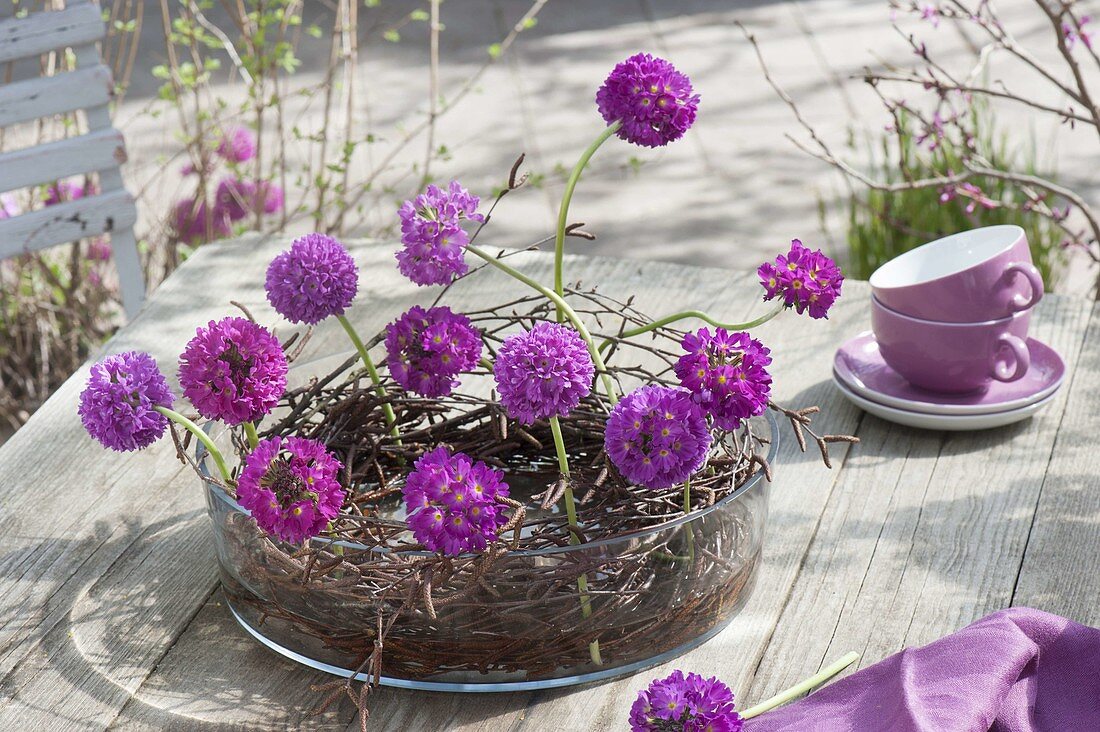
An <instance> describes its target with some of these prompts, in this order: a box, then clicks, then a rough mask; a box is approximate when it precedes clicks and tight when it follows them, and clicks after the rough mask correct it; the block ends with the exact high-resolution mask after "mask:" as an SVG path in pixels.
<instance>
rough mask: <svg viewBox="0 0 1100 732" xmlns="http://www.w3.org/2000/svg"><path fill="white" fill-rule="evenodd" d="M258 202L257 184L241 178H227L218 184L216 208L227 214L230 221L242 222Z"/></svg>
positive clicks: (215, 197)
mask: <svg viewBox="0 0 1100 732" xmlns="http://www.w3.org/2000/svg"><path fill="white" fill-rule="evenodd" d="M255 202H256V184H255V183H253V182H252V181H250V180H241V179H240V178H225V179H223V180H222V181H221V182H220V183H218V190H217V192H216V193H215V194H214V207H215V209H217V210H221V211H224V212H225V215H226V216H228V217H229V220H230V221H240V220H241V219H243V218H244V217H246V216H248V214H249V213H251V211H252V208H253V206H254V205H255Z"/></svg>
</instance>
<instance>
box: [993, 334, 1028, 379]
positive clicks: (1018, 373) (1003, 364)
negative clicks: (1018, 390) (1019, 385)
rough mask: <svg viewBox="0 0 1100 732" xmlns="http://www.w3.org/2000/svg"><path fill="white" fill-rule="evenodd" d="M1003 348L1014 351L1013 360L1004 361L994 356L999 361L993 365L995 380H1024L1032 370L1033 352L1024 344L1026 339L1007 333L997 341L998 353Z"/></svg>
mask: <svg viewBox="0 0 1100 732" xmlns="http://www.w3.org/2000/svg"><path fill="white" fill-rule="evenodd" d="M1002 348H1008V349H1009V350H1010V351H1012V359H1011V360H1008V361H1002V360H1000V359H999V358H997V357H996V355H994V358H997V360H996V361H995V362H994V364H993V378H994V379H996V380H997V381H1016V380H1018V379H1022V378H1024V374H1026V373H1027V370H1028V369H1029V368H1031V352H1030V351H1029V350H1028V348H1027V344H1026V343H1024V339H1023V338H1020V337H1019V336H1014V335H1012V334H1011V333H1006V334H1004V335H1003V336H1001V337H1000V338H998V339H997V352H998V353H1000V350H1001V349H1002Z"/></svg>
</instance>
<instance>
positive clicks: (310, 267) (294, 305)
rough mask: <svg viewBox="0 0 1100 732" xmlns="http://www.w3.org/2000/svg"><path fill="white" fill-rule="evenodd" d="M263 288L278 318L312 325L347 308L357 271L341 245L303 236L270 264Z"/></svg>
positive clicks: (356, 286)
mask: <svg viewBox="0 0 1100 732" xmlns="http://www.w3.org/2000/svg"><path fill="white" fill-rule="evenodd" d="M264 287H265V288H266V289H267V300H268V302H270V303H271V306H272V307H273V308H275V310H277V311H278V312H279V314H280V315H282V316H283V317H284V318H286V319H287V320H289V321H290V322H292V323H308V324H309V325H313V324H315V323H319V322H321V321H322V320H324V319H325V318H327V317H330V316H332V315H343V314H344V310H346V309H347V308H348V307H350V306H351V301H352V300H354V299H355V293H356V292H357V291H358V289H359V270H358V268H357V267H356V266H355V260H354V259H352V258H351V255H350V254H348V250H347V249H345V248H344V245H343V244H341V243H340V242H338V241H336V240H335V239H333V238H332V237H331V236H326V235H324V234H306V235H305V236H302V237H299V238H297V239H295V240H294V242H293V243H292V244H291V245H290V249H288V250H287V251H285V252H283V253H282V254H280V255H279V256H277V257H275V259H273V260H271V264H270V265H268V268H267V280H266V282H265V283H264Z"/></svg>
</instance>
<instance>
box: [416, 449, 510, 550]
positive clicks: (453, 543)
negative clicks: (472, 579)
mask: <svg viewBox="0 0 1100 732" xmlns="http://www.w3.org/2000/svg"><path fill="white" fill-rule="evenodd" d="M501 478H502V473H500V471H497V470H493V469H492V468H490V467H489V466H487V465H486V464H485V463H482V462H476V463H475V462H473V461H472V460H471V459H470V458H469V457H467V456H466V455H463V454H462V453H457V454H455V455H453V456H452V455H450V454H449V453H448V452H447V448H445V447H437V448H435V449H434V450H432V451H431V452H429V453H425V454H424V455H423V456H422V457H421V458H420V459H419V460H417V461H416V467H415V469H414V470H413V471H412V472H411V473H409V477H408V478H407V479H406V480H405V487H404V488H402V489H401V491H402V493H403V494H404V496H405V513H406V515H407V516H408V518H407V519H406V522H407V523H408V525H409V528H410V529H411V530H412V532H413V536H415V537H416V540H417V541H419V542H420V543H421V544H423V545H424V546H425V547H427V548H428V549H429V550H431V551H433V552H443V553H444V554H450V555H455V554H461V553H463V552H470V551H481V550H482V549H484V548H485V547H486V546H487V545H488V543H489V542H490V541H496V539H497V537H498V535H499V532H500V529H501V527H502V526H504V524H506V523H507V522H508V518H507V516H505V515H504V510H503V506H501V505H500V504H499V503H498V502H497V497H501V498H506V497H507V496H508V484H507V483H505V482H504V481H503V480H501Z"/></svg>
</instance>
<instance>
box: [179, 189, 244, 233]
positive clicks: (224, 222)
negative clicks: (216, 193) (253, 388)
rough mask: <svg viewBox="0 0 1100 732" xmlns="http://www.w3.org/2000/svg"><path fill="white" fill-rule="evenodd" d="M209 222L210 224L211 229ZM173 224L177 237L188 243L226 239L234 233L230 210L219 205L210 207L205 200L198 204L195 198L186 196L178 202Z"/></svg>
mask: <svg viewBox="0 0 1100 732" xmlns="http://www.w3.org/2000/svg"><path fill="white" fill-rule="evenodd" d="M208 210H209V212H210V213H209V216H208V215H207V211H208ZM207 224H209V226H210V230H209V231H207ZM173 226H174V228H175V232H176V237H177V238H178V239H179V240H180V241H181V242H184V243H186V244H201V243H203V242H207V241H214V240H216V239H224V238H225V237H227V236H229V235H230V234H232V233H233V227H232V226H231V224H230V221H229V216H228V212H226V211H225V210H224V209H223V208H220V207H218V206H215V207H214V208H213V209H208V208H207V205H206V202H205V201H201V202H199V203H197V204H196V202H195V199H194V198H185V199H183V200H182V201H179V202H178V203H176V208H175V215H174V220H173Z"/></svg>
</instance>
